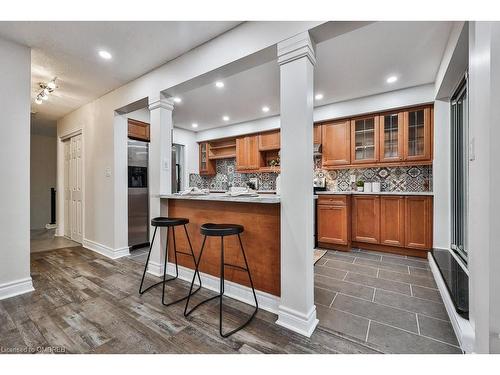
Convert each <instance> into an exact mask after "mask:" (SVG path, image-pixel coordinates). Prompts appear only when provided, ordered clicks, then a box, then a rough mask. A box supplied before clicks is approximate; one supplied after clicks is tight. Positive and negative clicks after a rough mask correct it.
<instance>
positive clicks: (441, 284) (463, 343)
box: [428, 252, 475, 353]
mask: <svg viewBox="0 0 500 375" xmlns="http://www.w3.org/2000/svg"><path fill="white" fill-rule="evenodd" d="M428 258H429V265H430V267H431V271H432V275H433V276H434V280H435V281H436V285H437V287H438V289H439V293H440V294H441V298H442V299H443V302H444V306H445V307H446V312H447V313H448V317H449V318H450V321H451V325H452V327H453V331H455V335H456V336H457V339H458V342H459V343H460V348H462V350H463V351H464V352H466V353H472V351H473V349H474V336H475V335H474V329H473V328H472V325H471V323H470V321H468V320H467V319H464V318H462V317H461V316H460V315H458V313H457V310H456V309H455V305H454V304H453V301H452V300H451V296H450V293H449V292H448V288H447V287H446V283H445V281H444V279H443V276H442V275H441V272H440V271H439V268H438V266H437V264H436V261H435V260H434V257H433V256H432V254H431V252H429V253H428Z"/></svg>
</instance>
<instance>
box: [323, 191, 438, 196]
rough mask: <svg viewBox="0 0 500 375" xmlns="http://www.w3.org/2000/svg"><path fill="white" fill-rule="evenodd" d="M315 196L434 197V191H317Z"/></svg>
mask: <svg viewBox="0 0 500 375" xmlns="http://www.w3.org/2000/svg"><path fill="white" fill-rule="evenodd" d="M315 195H427V196H433V195H434V193H433V192H432V191H380V192H378V193H374V192H370V193H367V192H364V191H363V192H361V191H317V192H316V193H315Z"/></svg>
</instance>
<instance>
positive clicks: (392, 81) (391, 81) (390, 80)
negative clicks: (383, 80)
mask: <svg viewBox="0 0 500 375" xmlns="http://www.w3.org/2000/svg"><path fill="white" fill-rule="evenodd" d="M397 80H398V77H396V76H390V77H389V78H387V83H394V82H396V81H397Z"/></svg>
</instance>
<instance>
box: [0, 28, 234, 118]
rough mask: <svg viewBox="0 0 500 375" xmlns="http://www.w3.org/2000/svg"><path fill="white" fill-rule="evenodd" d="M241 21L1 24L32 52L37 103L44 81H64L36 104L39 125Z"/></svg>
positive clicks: (1, 32) (3, 30)
mask: <svg viewBox="0 0 500 375" xmlns="http://www.w3.org/2000/svg"><path fill="white" fill-rule="evenodd" d="M239 23H240V22H187V21H186V22H181V21H176V22H172V21H169V22H0V37H3V38H5V39H9V40H12V41H14V42H17V43H20V44H24V45H27V46H29V47H31V48H32V66H31V68H32V99H33V100H34V97H35V96H36V94H37V93H38V92H39V91H40V89H39V88H38V83H39V82H47V81H49V80H50V79H52V78H53V77H55V76H57V77H58V81H57V84H58V86H59V88H58V89H57V90H56V91H55V92H54V94H52V95H51V96H50V98H49V100H48V101H47V102H44V103H43V104H42V105H36V104H35V103H34V102H33V104H32V112H37V113H36V115H35V116H34V119H35V121H38V122H40V123H44V124H47V123H48V122H50V121H51V120H55V119H58V118H60V117H62V116H64V115H65V114H67V113H69V112H71V111H72V110H74V109H76V108H78V107H80V106H82V105H83V104H86V103H88V102H90V101H92V100H93V99H95V98H98V97H100V96H102V95H103V94H105V93H107V92H109V91H112V90H113V89H115V88H118V87H120V86H122V85H123V84H125V83H127V82H129V81H131V80H133V79H134V78H137V77H139V76H141V75H143V74H145V73H147V72H148V71H150V70H152V69H154V68H156V67H158V66H160V65H162V64H164V63H165V62H167V61H169V60H172V59H174V58H176V57H177V56H179V55H181V54H183V53H185V52H187V51H189V50H191V49H193V48H195V47H197V46H199V45H200V44H203V43H205V42H207V41H208V40H210V39H212V38H214V37H216V36H217V35H219V34H222V33H224V32H226V31H227V30H229V29H231V28H233V27H235V26H236V25H238V24H239ZM99 49H105V50H107V51H109V52H110V53H111V54H112V55H113V58H112V59H111V60H109V61H106V60H103V59H101V58H100V57H99V56H98V55H97V52H98V50H99Z"/></svg>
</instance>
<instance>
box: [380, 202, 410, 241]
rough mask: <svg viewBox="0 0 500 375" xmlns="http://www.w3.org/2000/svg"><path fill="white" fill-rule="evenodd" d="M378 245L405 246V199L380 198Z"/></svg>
mask: <svg viewBox="0 0 500 375" xmlns="http://www.w3.org/2000/svg"><path fill="white" fill-rule="evenodd" d="M380 243H381V244H382V245H389V246H398V247H404V246H405V197H404V196H381V197H380Z"/></svg>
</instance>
